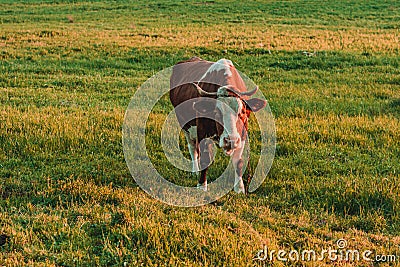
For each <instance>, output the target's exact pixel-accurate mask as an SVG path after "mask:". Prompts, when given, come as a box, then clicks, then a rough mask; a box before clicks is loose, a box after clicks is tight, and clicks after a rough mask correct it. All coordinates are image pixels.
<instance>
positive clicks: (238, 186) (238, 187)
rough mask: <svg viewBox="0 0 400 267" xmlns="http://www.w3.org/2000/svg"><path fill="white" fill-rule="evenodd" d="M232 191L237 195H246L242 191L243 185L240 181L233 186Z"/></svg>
mask: <svg viewBox="0 0 400 267" xmlns="http://www.w3.org/2000/svg"><path fill="white" fill-rule="evenodd" d="M233 189H234V190H235V192H236V193H238V194H240V193H243V194H245V193H246V192H245V190H244V184H243V182H242V181H240V182H239V183H237V184H235V186H234V188H233Z"/></svg>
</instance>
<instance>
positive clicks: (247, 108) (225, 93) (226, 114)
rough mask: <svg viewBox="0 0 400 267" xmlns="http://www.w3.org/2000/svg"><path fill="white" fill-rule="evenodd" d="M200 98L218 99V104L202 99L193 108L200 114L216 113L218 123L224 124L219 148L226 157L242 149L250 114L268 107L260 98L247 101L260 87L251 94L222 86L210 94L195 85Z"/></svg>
mask: <svg viewBox="0 0 400 267" xmlns="http://www.w3.org/2000/svg"><path fill="white" fill-rule="evenodd" d="M194 85H195V86H196V89H197V90H198V92H199V94H200V96H208V97H217V100H218V101H217V102H216V104H215V101H210V100H209V99H208V98H207V97H204V98H200V100H199V101H196V102H195V103H194V104H193V108H194V109H195V110H196V111H197V112H199V113H200V114H206V113H215V116H216V117H219V119H218V121H220V122H222V123H223V130H222V133H221V134H220V136H219V146H220V147H221V148H222V149H223V151H224V153H225V155H229V156H230V155H232V153H233V152H234V151H235V150H236V149H238V148H241V147H242V145H243V144H244V143H243V141H244V140H245V138H246V134H247V119H248V117H249V116H250V113H251V112H252V111H253V112H257V111H258V110H260V109H262V108H264V107H265V105H266V101H265V100H262V99H259V98H252V99H245V98H247V97H248V96H251V95H253V94H255V93H256V91H257V90H258V87H256V88H255V89H254V90H252V91H250V92H239V91H237V90H235V89H234V88H232V87H230V86H222V87H220V88H219V89H218V91H217V92H214V93H209V92H206V91H204V90H203V89H201V88H200V86H199V85H198V84H195V83H194Z"/></svg>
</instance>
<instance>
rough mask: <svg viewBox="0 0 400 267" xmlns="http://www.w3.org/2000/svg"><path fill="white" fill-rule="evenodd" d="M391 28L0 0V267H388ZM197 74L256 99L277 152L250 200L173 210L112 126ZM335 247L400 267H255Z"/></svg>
mask: <svg viewBox="0 0 400 267" xmlns="http://www.w3.org/2000/svg"><path fill="white" fill-rule="evenodd" d="M399 14H400V6H399V3H398V1H396V0H367V1H355V0H346V1H335V2H334V1H326V2H322V1H301V0H298V1H295V0H289V1H269V0H265V1H261V0H255V1H248V2H246V1H226V0H215V1H214V0H189V1H172V0H157V1H155V0H148V1H63V0H58V1H39V0H26V1H18V2H16V1H11V0H0V114H1V115H0V235H1V236H0V237H1V238H0V266H332V265H333V266H377V265H379V266H397V265H400V185H399V184H400V176H399V172H400V160H399V159H400V131H399V129H400V121H399V120H400V66H399V65H400V55H399V53H400V45H399V35H400V32H399V25H400V24H399V22H400V15H399ZM192 56H199V57H201V58H203V59H207V60H212V61H216V60H218V59H220V58H228V59H230V60H232V61H233V62H234V64H235V65H236V67H237V69H239V70H240V71H242V72H243V73H245V74H246V75H247V76H248V77H250V78H251V79H252V80H253V81H254V82H255V83H256V84H258V85H259V88H260V90H261V91H262V92H263V94H264V95H265V97H266V98H267V100H268V102H269V105H270V107H271V110H272V112H273V115H274V117H275V124H276V135H277V147H276V154H275V159H274V163H273V165H272V168H271V171H270V173H269V174H268V176H267V177H266V179H265V181H264V183H263V184H262V186H261V187H260V188H258V189H257V190H256V191H255V192H254V193H251V194H249V195H246V196H244V195H237V194H235V193H234V192H231V193H229V194H228V195H226V196H224V197H223V198H221V199H220V200H218V201H217V202H215V203H212V204H209V205H205V206H202V207H196V208H180V207H173V206H168V205H166V204H163V203H161V202H159V201H157V200H155V199H153V198H151V197H150V196H149V195H147V194H146V193H145V192H144V191H143V190H141V189H140V188H139V187H138V186H137V185H136V183H135V181H134V179H133V178H132V176H131V174H130V173H129V170H128V167H127V166H126V163H125V159H124V155H123V149H122V124H123V120H124V114H125V110H126V108H127V106H128V104H129V102H130V99H131V97H132V96H133V94H134V93H135V91H136V90H137V88H139V87H140V85H141V84H142V83H143V82H145V81H146V80H147V79H148V78H150V77H151V76H152V75H154V74H155V73H157V72H158V71H161V70H163V69H165V68H167V67H170V66H172V65H174V64H175V63H176V62H178V61H181V60H184V59H188V58H190V57H192ZM166 106H167V107H168V108H171V107H170V106H168V103H167V104H166ZM165 113H166V111H165V110H164V109H162V108H158V109H155V110H154V112H153V117H152V121H150V122H149V127H151V128H152V130H154V132H157V131H159V129H160V127H161V126H160V125H162V118H163V116H164V115H165ZM252 138H253V139H254V140H257V136H256V134H255V135H254V136H253V137H252ZM157 140H158V136H157V134H155V135H154V136H149V140H148V142H147V144H148V145H149V147H148V149H149V150H151V151H154V153H152V155H153V156H152V160H153V161H154V162H155V164H156V165H158V166H160V168H162V166H164V164H168V162H166V159H165V158H163V157H162V156H160V155H159V153H158V149H159V147H158V145H159V143H158V142H157ZM182 148H183V149H184V143H183V145H182ZM185 153H187V152H185ZM254 160H255V159H254V158H252V159H251V162H252V163H254ZM223 167H224V164H223V163H216V164H215V166H214V167H213V169H212V170H211V173H212V174H217V173H218V172H220V171H221V170H222V168H223ZM165 174H166V175H169V176H170V177H171V179H172V180H174V179H175V181H177V182H179V183H182V184H191V183H196V178H190V179H192V180H190V181H189V180H186V177H185V175H183V178H182V177H181V176H179V177H174V174H176V172H175V170H174V169H170V168H167V169H166V170H165ZM187 179H189V176H187ZM338 239H345V240H346V241H347V248H349V249H357V250H359V251H365V250H371V251H373V253H374V255H378V254H382V255H398V258H399V259H398V260H397V261H393V262H368V261H365V260H364V261H334V262H331V261H330V260H329V259H325V260H324V261H320V262H307V261H297V262H292V261H289V262H282V261H279V260H275V261H273V262H269V261H258V260H254V257H255V255H256V253H257V252H258V251H259V250H260V249H262V248H263V247H264V246H265V245H266V246H268V248H269V249H274V250H279V249H284V250H288V251H289V250H291V249H295V250H298V251H301V250H305V249H315V250H316V251H320V250H322V249H328V248H329V247H335V245H336V242H337V240H338Z"/></svg>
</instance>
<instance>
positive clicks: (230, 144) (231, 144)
mask: <svg viewBox="0 0 400 267" xmlns="http://www.w3.org/2000/svg"><path fill="white" fill-rule="evenodd" d="M239 145H240V138H238V137H224V138H223V145H222V149H223V150H224V153H225V155H228V156H230V155H231V154H232V153H233V151H235V149H236V148H238V147H239Z"/></svg>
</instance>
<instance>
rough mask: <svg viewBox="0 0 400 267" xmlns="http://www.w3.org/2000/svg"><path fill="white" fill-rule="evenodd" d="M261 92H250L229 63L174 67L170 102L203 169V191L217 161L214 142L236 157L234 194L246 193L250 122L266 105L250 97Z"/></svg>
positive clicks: (192, 63)
mask: <svg viewBox="0 0 400 267" xmlns="http://www.w3.org/2000/svg"><path fill="white" fill-rule="evenodd" d="M257 89H258V88H257V87H256V88H255V89H254V90H252V91H251V92H247V89H246V86H245V83H244V81H243V79H242V78H241V77H240V75H239V73H238V71H237V70H236V68H235V67H234V66H233V64H232V62H231V61H230V60H227V59H221V60H218V61H217V62H210V61H206V60H202V59H200V58H198V57H194V58H191V59H189V60H187V61H182V62H179V63H177V64H176V65H175V66H174V67H173V71H172V75H171V79H170V100H171V103H172V105H173V106H174V107H175V113H176V117H177V119H178V122H179V124H180V126H181V128H182V129H183V130H184V133H185V136H186V140H187V142H188V148H189V152H190V156H191V158H192V164H193V168H192V171H193V172H196V173H197V172H199V171H201V174H200V178H199V182H198V185H197V187H198V188H201V189H203V190H204V191H206V190H207V178H206V174H207V169H208V166H209V165H210V163H211V161H212V157H211V153H212V152H211V151H210V150H211V147H212V146H211V145H212V144H210V142H209V140H210V139H212V140H215V141H216V142H217V143H218V144H219V147H221V148H222V150H223V152H224V153H225V155H228V156H231V157H232V163H233V166H234V168H235V183H234V190H235V192H237V193H245V189H244V184H243V179H242V168H243V160H242V153H243V149H244V147H245V142H246V139H247V126H248V122H247V119H248V117H249V116H250V112H251V111H253V112H256V111H258V110H260V109H262V108H264V107H265V105H266V102H265V100H261V99H258V98H253V99H249V96H251V95H253V94H254V93H255V92H256V91H257ZM210 99H215V100H210ZM184 103H189V105H186V107H185V108H184V109H179V111H178V110H177V108H176V107H177V106H178V105H180V104H184ZM204 114H207V116H204ZM221 124H222V125H221ZM202 140H208V142H202Z"/></svg>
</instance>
